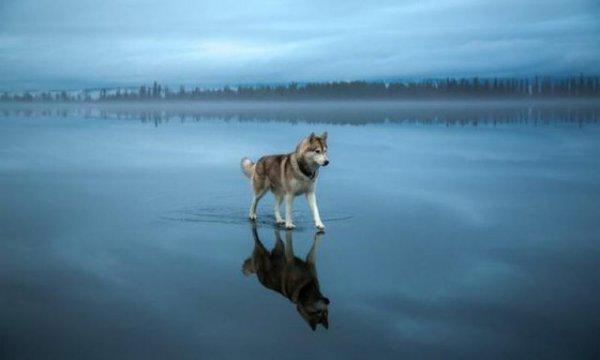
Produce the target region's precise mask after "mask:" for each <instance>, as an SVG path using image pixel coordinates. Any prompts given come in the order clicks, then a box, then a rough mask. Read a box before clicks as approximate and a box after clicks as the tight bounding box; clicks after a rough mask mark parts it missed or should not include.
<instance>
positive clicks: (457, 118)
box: [0, 103, 600, 126]
mask: <svg viewBox="0 0 600 360" xmlns="http://www.w3.org/2000/svg"><path fill="white" fill-rule="evenodd" d="M383 105H384V106H372V107H368V106H366V107H365V106H360V107H358V108H357V107H353V106H343V105H342V106H336V107H327V106H325V107H311V106H307V107H303V106H301V107H277V106H275V107H264V108H252V107H247V108H235V107H233V108H231V107H218V108H183V109H179V108H177V107H176V106H173V107H161V106H157V107H154V106H149V107H148V106H143V107H136V106H133V105H131V106H124V105H119V106H113V105H100V106H95V105H94V106H79V105H77V106H70V105H58V106H56V107H54V106H51V107H43V106H40V107H31V108H4V109H2V108H0V117H1V116H5V117H8V116H24V117H29V116H32V117H39V116H48V117H78V118H102V119H131V120H141V121H142V122H145V123H146V122H148V123H153V124H155V125H157V126H158V125H159V124H161V123H164V122H170V121H176V122H187V121H202V122H205V121H233V122H271V121H273V122H291V123H328V124H348V125H365V124H374V123H383V122H389V123H397V124H403V123H404V124H406V123H408V124H445V125H502V124H532V125H543V124H557V123H563V124H578V125H583V124H597V123H600V107H598V106H596V105H594V104H589V103H588V104H583V105H582V104H568V103H565V104H545V105H539V106H538V105H526V104H522V105H512V106H503V105H500V106H493V105H492V106H473V105H472V104H471V106H469V104H468V103H466V104H463V105H460V106H453V107H445V106H427V104H422V105H423V106H407V107H400V106H396V107H393V106H392V107H390V106H385V104H383Z"/></svg>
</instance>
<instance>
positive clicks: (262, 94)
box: [0, 75, 600, 102]
mask: <svg viewBox="0 0 600 360" xmlns="http://www.w3.org/2000/svg"><path fill="white" fill-rule="evenodd" d="M598 96H600V76H584V75H579V76H571V77H538V76H536V77H525V78H479V77H472V78H445V79H429V80H419V81H393V82H383V81H373V82H368V81H340V82H319V83H302V84H300V83H296V82H292V83H289V84H285V85H256V86H246V85H240V86H223V87H220V88H212V89H207V88H201V87H199V86H197V87H193V88H189V87H185V86H180V87H179V89H177V90H173V89H171V88H169V87H168V86H163V85H161V84H159V83H158V82H154V83H153V84H152V85H151V86H146V85H141V86H140V87H139V88H136V89H133V88H116V89H99V90H89V89H86V90H82V91H75V92H73V91H46V92H21V93H9V92H3V93H2V94H1V95H0V101H20V102H33V101H58V102H96V101H145V100H261V99H264V100H287V99H289V100H294V99H297V100H303V99H305V100H319V99H421V98H552V97H555V98H558V97H565V98H574V97H598Z"/></svg>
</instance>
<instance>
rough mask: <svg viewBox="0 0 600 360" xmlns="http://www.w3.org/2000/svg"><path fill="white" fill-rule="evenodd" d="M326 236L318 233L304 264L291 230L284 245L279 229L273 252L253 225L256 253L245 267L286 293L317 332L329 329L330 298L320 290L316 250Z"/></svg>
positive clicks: (265, 283)
mask: <svg viewBox="0 0 600 360" xmlns="http://www.w3.org/2000/svg"><path fill="white" fill-rule="evenodd" d="M322 234H323V232H322V231H319V232H317V233H316V234H315V236H314V241H313V245H312V247H311V248H310V251H309V252H308V254H307V255H306V260H304V261H303V260H301V259H299V258H297V257H295V256H294V249H293V245H292V233H291V232H290V231H286V234H285V245H284V244H283V242H282V241H281V237H280V235H279V230H277V229H276V230H275V246H274V247H273V250H271V251H269V250H267V249H266V248H265V246H264V245H263V244H262V242H261V241H260V239H259V238H258V233H257V231H256V225H253V226H252V236H253V238H254V251H253V252H252V256H250V257H249V258H248V259H246V261H244V264H243V266H242V271H243V273H244V275H246V276H248V275H250V274H256V277H257V278H258V281H260V283H261V284H262V285H263V286H264V287H266V288H267V289H271V290H273V291H276V292H278V293H280V294H282V295H283V296H285V297H286V298H288V299H290V300H291V301H292V302H293V303H294V304H296V310H298V313H300V316H302V318H303V319H304V320H305V321H306V322H307V323H308V325H309V326H310V328H311V329H313V330H315V329H316V328H317V325H318V324H322V325H323V327H324V328H325V329H329V321H328V319H327V316H328V314H329V312H328V309H327V306H328V305H329V299H328V298H326V297H325V296H323V295H322V294H321V291H320V289H319V279H318V278H317V269H316V263H315V262H316V256H317V254H316V251H317V250H316V249H317V246H318V244H319V242H320V240H321V235H322Z"/></svg>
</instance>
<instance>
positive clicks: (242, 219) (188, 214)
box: [160, 206, 353, 229]
mask: <svg viewBox="0 0 600 360" xmlns="http://www.w3.org/2000/svg"><path fill="white" fill-rule="evenodd" d="M293 217H294V224H295V225H296V227H297V229H302V228H304V227H309V228H310V227H312V226H313V221H312V217H311V216H310V214H308V213H306V212H294V216H293ZM352 217H353V215H352V214H349V213H343V212H333V213H329V212H328V214H327V216H322V217H321V218H322V219H323V222H324V223H325V225H327V223H328V222H338V221H346V220H350V219H352ZM160 218H161V219H163V220H169V221H181V222H193V223H194V222H195V223H216V224H236V225H242V224H243V225H246V224H248V222H249V220H248V210H247V209H242V208H234V207H226V206H213V207H198V208H189V209H183V210H175V211H172V212H169V213H168V214H165V215H163V216H161V217H160ZM256 223H257V224H259V225H264V226H269V227H273V228H275V227H278V226H277V225H276V224H275V217H274V216H273V215H272V214H269V213H266V210H265V212H262V213H261V212H259V213H258V219H257V220H256Z"/></svg>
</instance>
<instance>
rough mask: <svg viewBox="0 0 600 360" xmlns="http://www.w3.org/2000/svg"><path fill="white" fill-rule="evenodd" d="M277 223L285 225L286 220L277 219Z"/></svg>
mask: <svg viewBox="0 0 600 360" xmlns="http://www.w3.org/2000/svg"><path fill="white" fill-rule="evenodd" d="M275 225H277V226H283V225H285V220H279V221H275Z"/></svg>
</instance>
